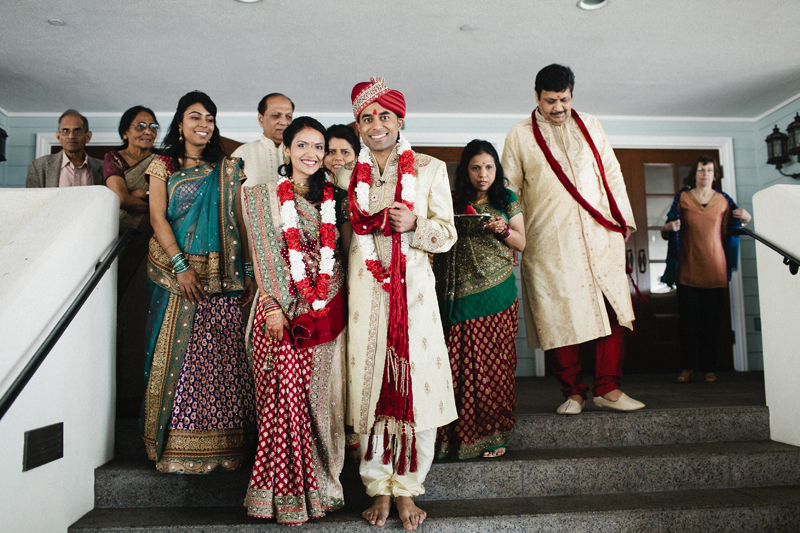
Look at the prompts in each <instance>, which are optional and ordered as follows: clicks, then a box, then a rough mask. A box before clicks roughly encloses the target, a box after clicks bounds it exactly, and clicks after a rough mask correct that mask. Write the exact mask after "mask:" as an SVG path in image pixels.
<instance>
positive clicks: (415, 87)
mask: <svg viewBox="0 0 800 533" xmlns="http://www.w3.org/2000/svg"><path fill="white" fill-rule="evenodd" d="M0 3H1V4H2V5H1V7H0V107H2V108H3V109H4V110H5V111H7V112H10V113H39V112H55V113H57V112H61V111H63V110H64V109H66V108H68V107H75V108H77V109H80V110H82V111H87V112H120V111H123V110H124V109H126V108H128V107H130V106H132V105H135V104H144V105H147V106H149V107H152V108H154V109H156V110H159V111H160V110H171V109H174V108H175V105H176V103H177V100H178V98H179V97H180V96H181V95H182V94H183V93H185V92H187V91H189V90H192V89H200V90H203V91H206V92H207V93H208V94H209V95H210V96H211V97H212V99H214V101H215V102H216V103H217V106H218V107H219V110H220V111H221V112H229V113H230V112H253V111H254V110H255V106H256V103H257V102H258V100H259V99H260V98H261V96H263V95H264V94H266V93H268V92H273V91H278V92H284V93H286V94H288V95H289V96H290V97H291V98H292V99H293V100H294V101H295V103H296V104H297V105H298V107H299V108H300V109H302V110H303V111H304V112H312V113H313V112H346V111H348V110H349V105H350V99H349V97H350V89H351V88H352V86H353V84H354V83H356V82H358V81H363V80H367V79H368V78H369V76H383V77H385V78H386V80H387V85H389V86H390V87H392V88H396V89H398V90H400V91H402V92H403V93H405V95H406V100H407V102H408V111H409V112H412V113H469V114H472V113H492V114H521V113H526V112H530V110H531V109H532V108H533V106H534V105H535V101H534V96H533V82H534V78H535V76H536V72H537V71H538V70H539V69H540V68H541V67H543V66H545V65H547V64H549V63H553V62H558V63H563V64H566V65H569V66H571V67H572V69H573V70H574V71H575V73H576V77H577V83H576V88H575V99H576V100H575V107H576V108H578V109H584V110H586V111H588V112H591V113H594V114H599V115H628V116H680V117H745V118H752V117H755V116H758V115H760V114H762V113H764V112H765V111H767V110H769V109H771V108H773V107H774V106H776V105H778V104H780V103H781V102H784V101H786V100H787V99H789V98H792V97H794V96H795V95H797V94H798V93H800V46H798V45H797V42H798V26H797V21H798V19H799V18H800V1H798V0H756V1H753V0H661V1H657V0H609V3H608V6H607V7H605V8H603V9H600V10H598V11H591V12H590V11H582V10H580V9H578V8H577V7H576V3H577V0H507V1H502V0H497V1H487V0H484V1H479V0H438V1H437V0H393V1H390V0H371V1H359V0H305V1H299V0H263V1H261V2H259V3H255V4H243V3H239V2H236V1H235V0H38V1H32V0H0ZM51 18H59V19H63V20H64V21H65V22H66V25H65V26H61V27H57V26H52V25H50V24H48V22H47V21H48V19H51ZM465 24H470V25H472V26H475V27H477V29H475V30H473V31H462V30H460V29H459V28H460V27H461V26H463V25H465Z"/></svg>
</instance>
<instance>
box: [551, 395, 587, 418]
mask: <svg viewBox="0 0 800 533" xmlns="http://www.w3.org/2000/svg"><path fill="white" fill-rule="evenodd" d="M581 411H583V404H582V403H578V402H576V401H575V400H570V399H569V398H567V401H566V402H564V403H562V404H561V405H559V406H558V409H556V413H558V414H560V415H579V414H581Z"/></svg>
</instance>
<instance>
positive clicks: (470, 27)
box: [458, 24, 478, 31]
mask: <svg viewBox="0 0 800 533" xmlns="http://www.w3.org/2000/svg"><path fill="white" fill-rule="evenodd" d="M458 29H459V30H461V31H475V30H477V29H478V27H477V26H473V25H472V24H464V25H463V26H461V27H460V28H458Z"/></svg>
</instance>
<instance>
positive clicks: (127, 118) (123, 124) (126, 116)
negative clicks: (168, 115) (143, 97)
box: [117, 105, 158, 152]
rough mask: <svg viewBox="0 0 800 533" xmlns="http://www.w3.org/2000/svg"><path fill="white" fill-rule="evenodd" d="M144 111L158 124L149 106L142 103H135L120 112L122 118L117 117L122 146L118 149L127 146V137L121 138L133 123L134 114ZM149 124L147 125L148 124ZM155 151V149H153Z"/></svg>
mask: <svg viewBox="0 0 800 533" xmlns="http://www.w3.org/2000/svg"><path fill="white" fill-rule="evenodd" d="M142 111H144V112H145V113H149V114H150V116H151V117H153V120H154V121H155V123H156V124H158V119H157V118H156V114H155V113H153V110H152V109H150V108H149V107H145V106H143V105H135V106H133V107H132V108H130V109H128V110H127V111H125V112H124V113H123V114H122V118H120V119H119V128H118V129H117V131H119V138H120V139H122V146H120V147H119V150H124V149H125V148H127V147H128V139H125V138H123V137H122V136H123V135H125V132H127V131H128V130H129V129H130V128H131V124H133V119H135V118H136V115H138V114H139V113H141V112H142ZM148 126H149V125H148ZM153 151H154V152H155V150H153Z"/></svg>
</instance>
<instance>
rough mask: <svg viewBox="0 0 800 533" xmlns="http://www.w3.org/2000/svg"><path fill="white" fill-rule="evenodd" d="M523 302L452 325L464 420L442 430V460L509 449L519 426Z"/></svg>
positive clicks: (452, 357) (438, 441)
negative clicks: (519, 340)
mask: <svg viewBox="0 0 800 533" xmlns="http://www.w3.org/2000/svg"><path fill="white" fill-rule="evenodd" d="M518 309H519V301H517V300H515V301H514V304H513V305H512V306H511V307H509V308H508V309H506V310H505V311H501V312H499V313H497V314H494V315H489V316H484V317H480V318H474V319H472V320H466V321H464V322H458V323H456V324H453V325H452V326H450V330H449V331H448V334H447V349H448V352H449V354H450V368H451V370H452V373H453V389H454V393H455V397H456V407H457V408H458V419H456V420H455V421H453V422H451V423H450V424H448V425H447V426H444V427H441V428H439V430H438V434H437V438H436V457H437V459H445V458H453V459H470V458H473V457H478V456H480V455H481V454H482V453H483V452H484V451H486V450H490V449H493V448H498V447H502V446H505V445H506V443H507V442H508V437H509V435H510V434H511V430H512V429H513V428H514V421H515V419H514V415H513V412H514V409H515V408H516V405H517V401H516V396H515V395H514V372H515V371H516V368H517V349H516V345H515V343H514V339H515V338H516V336H517V330H518V329H519V322H518V318H517V311H518Z"/></svg>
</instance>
